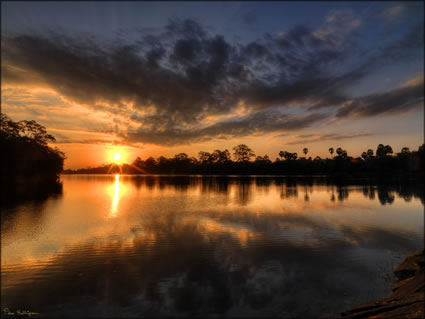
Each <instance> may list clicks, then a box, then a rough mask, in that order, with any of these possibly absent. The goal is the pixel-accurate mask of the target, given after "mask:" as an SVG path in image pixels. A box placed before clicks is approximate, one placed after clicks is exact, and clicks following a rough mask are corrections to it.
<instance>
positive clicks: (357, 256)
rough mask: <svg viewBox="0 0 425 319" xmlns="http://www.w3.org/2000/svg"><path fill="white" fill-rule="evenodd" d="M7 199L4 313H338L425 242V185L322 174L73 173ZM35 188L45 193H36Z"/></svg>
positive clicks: (382, 284)
mask: <svg viewBox="0 0 425 319" xmlns="http://www.w3.org/2000/svg"><path fill="white" fill-rule="evenodd" d="M61 182H62V187H61V191H60V192H57V193H55V194H52V195H51V196H46V197H45V198H42V199H40V198H39V199H37V200H28V201H25V202H21V203H15V204H12V203H9V204H8V205H6V206H4V207H2V224H1V248H2V256H1V257H2V258H1V265H2V274H1V285H2V289H1V294H2V298H1V303H2V310H4V308H8V309H9V310H10V311H16V310H18V309H19V310H28V311H31V312H36V313H39V316H40V317H84V318H86V317H97V318H98V317H141V316H149V317H152V316H165V317H170V316H202V317H205V316H211V317H224V316H227V317H261V316H263V317H264V316H266V317H290V318H293V317H312V316H314V317H324V318H328V317H338V316H339V314H340V312H342V311H344V310H347V309H349V308H350V307H353V306H355V305H358V304H359V303H362V302H366V301H369V300H371V299H375V298H380V297H384V296H387V295H389V294H390V293H391V287H392V284H393V282H394V280H395V278H394V276H393V273H392V271H393V269H394V268H395V267H396V266H397V265H398V264H400V263H401V262H402V261H403V260H404V258H405V257H406V256H407V255H409V254H410V253H412V252H413V251H416V250H418V249H421V248H423V246H424V198H423V186H422V188H420V187H419V188H418V186H417V185H416V186H415V185H411V184H407V185H406V184H398V183H385V184H383V185H376V184H373V183H354V182H353V183H351V184H334V183H332V182H330V181H329V180H328V179H327V178H325V177H315V178H307V177H277V176H276V177H263V176H245V177H238V176H228V177H225V176H204V177H202V176H124V175H121V176H120V175H116V176H114V175H104V176H103V175H100V176H98V175H90V176H89V175H65V176H61ZM34 191H36V190H34Z"/></svg>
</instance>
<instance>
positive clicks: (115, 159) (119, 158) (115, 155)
mask: <svg viewBox="0 0 425 319" xmlns="http://www.w3.org/2000/svg"><path fill="white" fill-rule="evenodd" d="M113 158H114V161H115V162H119V161H121V154H120V153H115V154H114V156H113Z"/></svg>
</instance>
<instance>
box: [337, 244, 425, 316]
mask: <svg viewBox="0 0 425 319" xmlns="http://www.w3.org/2000/svg"><path fill="white" fill-rule="evenodd" d="M424 253H425V251H424V249H422V250H419V251H416V252H414V253H413V254H411V255H409V256H407V257H406V259H405V260H404V261H403V262H402V263H401V264H400V265H399V266H398V267H397V268H396V269H395V270H394V274H395V275H396V277H397V278H398V280H397V282H396V283H394V285H393V288H392V291H393V293H392V294H391V295H390V296H388V297H385V298H381V299H376V300H373V301H369V302H366V303H363V304H361V305H358V306H356V307H354V308H352V309H350V310H347V311H344V312H342V313H341V316H342V318H344V319H360V318H371V319H372V318H374V319H378V318H380V319H389V318H408V319H413V318H424V317H425V298H424V293H425V277H424V274H425V258H424V257H425V256H424Z"/></svg>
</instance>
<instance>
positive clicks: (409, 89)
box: [336, 77, 424, 117]
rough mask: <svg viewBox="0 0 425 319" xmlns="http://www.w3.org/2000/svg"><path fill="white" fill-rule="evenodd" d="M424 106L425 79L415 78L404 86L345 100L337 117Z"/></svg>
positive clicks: (369, 114) (380, 113) (400, 111)
mask: <svg viewBox="0 0 425 319" xmlns="http://www.w3.org/2000/svg"><path fill="white" fill-rule="evenodd" d="M423 106H424V81H423V77H422V78H420V77H419V78H415V79H413V81H412V82H407V83H406V84H405V85H403V86H402V87H399V88H396V89H393V90H391V91H388V92H384V93H376V94H371V95H367V96H364V97H361V98H357V99H352V100H348V101H346V102H344V104H343V105H342V106H341V108H340V109H339V110H338V112H337V114H336V116H337V117H348V116H351V117H366V116H376V115H382V114H399V113H403V112H406V111H408V110H411V109H414V108H419V107H422V108H423Z"/></svg>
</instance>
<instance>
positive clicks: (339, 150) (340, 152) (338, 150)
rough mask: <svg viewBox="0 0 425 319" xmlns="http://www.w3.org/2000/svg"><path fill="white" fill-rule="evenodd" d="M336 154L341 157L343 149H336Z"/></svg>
mask: <svg viewBox="0 0 425 319" xmlns="http://www.w3.org/2000/svg"><path fill="white" fill-rule="evenodd" d="M336 153H337V154H338V155H339V156H341V154H342V148H341V147H338V148H337V149H336Z"/></svg>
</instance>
